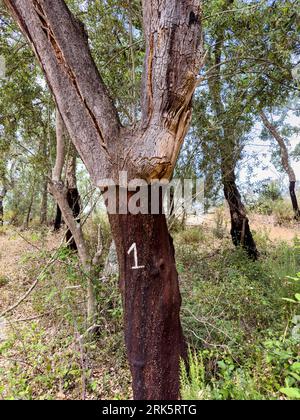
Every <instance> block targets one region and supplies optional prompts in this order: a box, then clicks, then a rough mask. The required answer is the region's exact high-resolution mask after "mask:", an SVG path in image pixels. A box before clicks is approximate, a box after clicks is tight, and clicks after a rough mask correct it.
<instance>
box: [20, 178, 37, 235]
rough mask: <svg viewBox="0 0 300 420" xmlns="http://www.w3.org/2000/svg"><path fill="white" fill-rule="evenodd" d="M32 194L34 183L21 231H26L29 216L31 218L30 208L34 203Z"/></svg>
mask: <svg viewBox="0 0 300 420" xmlns="http://www.w3.org/2000/svg"><path fill="white" fill-rule="evenodd" d="M34 194H35V183H34V188H33V190H32V194H31V196H30V201H29V206H28V210H27V213H26V217H25V220H24V224H23V229H28V227H29V222H30V216H31V211H32V206H33V201H34Z"/></svg>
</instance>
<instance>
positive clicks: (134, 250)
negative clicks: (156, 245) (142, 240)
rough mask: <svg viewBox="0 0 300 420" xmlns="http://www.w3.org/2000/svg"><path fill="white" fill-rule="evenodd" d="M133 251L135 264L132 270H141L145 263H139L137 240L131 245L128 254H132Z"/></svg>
mask: <svg viewBox="0 0 300 420" xmlns="http://www.w3.org/2000/svg"><path fill="white" fill-rule="evenodd" d="M132 252H133V255H134V266H133V267H132V270H140V269H142V268H145V266H144V265H139V264H138V255H137V247H136V243H135V242H134V243H133V244H132V246H131V247H130V249H129V251H128V255H130V254H131V253H132Z"/></svg>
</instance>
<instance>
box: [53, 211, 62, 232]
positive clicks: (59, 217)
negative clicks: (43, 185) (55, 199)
mask: <svg viewBox="0 0 300 420" xmlns="http://www.w3.org/2000/svg"><path fill="white" fill-rule="evenodd" d="M61 223H62V214H61V209H60V207H59V205H57V206H56V214H55V220H54V232H57V231H59V230H60V228H61Z"/></svg>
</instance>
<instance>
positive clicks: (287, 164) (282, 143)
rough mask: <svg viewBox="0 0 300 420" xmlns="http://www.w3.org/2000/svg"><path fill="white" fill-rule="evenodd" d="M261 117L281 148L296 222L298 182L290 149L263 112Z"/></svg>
mask: <svg viewBox="0 0 300 420" xmlns="http://www.w3.org/2000/svg"><path fill="white" fill-rule="evenodd" d="M260 117H261V119H262V121H263V123H264V125H265V127H266V128H267V130H268V131H269V132H270V134H271V135H272V136H273V137H274V139H275V140H276V141H277V143H278V146H279V148H280V155H281V163H282V167H283V169H284V170H285V172H286V174H287V175H288V177H289V183H290V186H289V191H290V197H291V202H292V206H293V210H294V213H295V218H296V220H299V219H300V209H299V205H298V200H297V196H296V192H295V187H296V181H297V180H296V174H295V171H294V169H293V168H292V165H291V163H290V158H289V151H288V148H287V146H286V144H285V141H284V138H283V137H281V135H280V133H279V131H278V130H277V128H276V127H275V125H274V124H272V123H271V122H270V121H269V120H268V118H267V116H266V114H265V113H264V112H263V111H261V112H260Z"/></svg>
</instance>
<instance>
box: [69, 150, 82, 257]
mask: <svg viewBox="0 0 300 420" xmlns="http://www.w3.org/2000/svg"><path fill="white" fill-rule="evenodd" d="M76 160H77V154H76V151H75V149H74V148H73V147H72V153H71V154H70V160H69V162H68V164H67V177H66V186H67V189H68V193H67V200H68V203H69V206H70V209H71V210H72V212H73V217H74V219H75V220H76V221H77V223H80V219H79V215H80V211H81V209H80V195H79V191H78V188H77V179H76ZM66 240H67V242H68V246H69V248H70V249H72V250H73V251H77V245H76V241H75V240H74V238H73V235H72V232H71V230H70V229H68V231H67V233H66Z"/></svg>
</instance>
